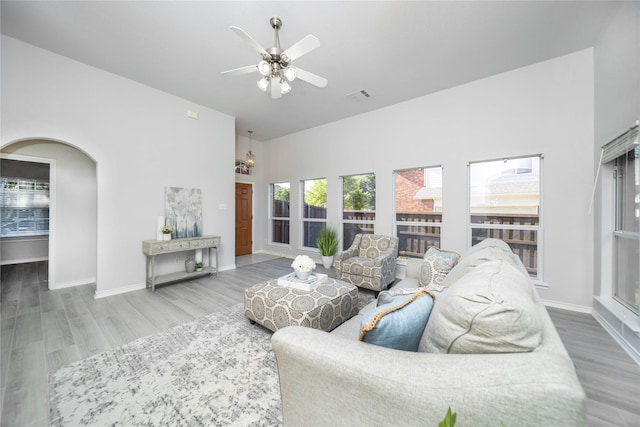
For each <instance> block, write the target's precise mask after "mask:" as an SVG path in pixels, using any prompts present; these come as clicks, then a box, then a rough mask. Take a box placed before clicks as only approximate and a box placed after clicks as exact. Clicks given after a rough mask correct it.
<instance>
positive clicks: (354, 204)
mask: <svg viewBox="0 0 640 427" xmlns="http://www.w3.org/2000/svg"><path fill="white" fill-rule="evenodd" d="M375 219H376V176H375V174H373V173H370V174H363V175H350V176H343V177H342V244H343V248H344V249H348V248H349V246H351V243H353V239H354V238H355V236H356V234H373V232H374V222H375Z"/></svg>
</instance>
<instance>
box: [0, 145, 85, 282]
mask: <svg viewBox="0 0 640 427" xmlns="http://www.w3.org/2000/svg"><path fill="white" fill-rule="evenodd" d="M2 151H3V153H10V154H17V155H21V156H31V157H37V158H48V159H55V165H54V166H52V167H54V168H55V173H54V176H55V182H54V183H52V185H55V199H56V200H55V209H56V212H55V221H54V224H53V223H52V224H51V225H54V226H55V228H56V230H55V233H54V234H53V235H54V236H57V239H56V245H55V251H56V257H55V258H54V259H55V264H56V265H55V283H51V282H50V283H49V285H50V287H51V288H60V287H66V286H70V285H78V284H87V283H94V282H95V281H96V267H97V266H96V249H97V245H96V218H97V208H96V204H97V197H96V165H95V162H94V161H93V160H92V159H90V158H89V157H87V156H86V155H85V154H84V153H82V152H81V151H80V150H78V149H76V148H73V147H70V146H68V145H65V144H61V143H58V142H54V141H45V140H28V141H20V142H17V143H14V144H11V145H9V146H7V147H5V148H4V149H3V150H2ZM32 253H34V252H32ZM47 253H48V248H47ZM3 260H4V258H3Z"/></svg>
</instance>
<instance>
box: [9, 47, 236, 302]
mask: <svg viewBox="0 0 640 427" xmlns="http://www.w3.org/2000/svg"><path fill="white" fill-rule="evenodd" d="M2 90H3V93H2V136H1V137H2V146H5V145H8V144H10V143H12V142H14V141H18V140H23V139H33V138H47V139H54V140H57V141H63V142H65V143H68V144H70V145H73V146H75V147H78V148H79V149H81V150H82V151H84V152H86V153H87V154H88V155H89V156H91V157H92V158H93V159H95V161H96V165H97V188H98V190H97V204H98V220H97V295H98V296H103V295H109V294H112V293H117V292H121V291H126V290H129V289H135V288H137V287H142V286H144V281H145V258H144V256H143V254H142V241H143V240H148V239H155V236H156V230H155V228H156V218H157V216H159V215H163V214H164V188H165V187H170V186H171V187H186V188H200V189H202V203H203V228H204V233H205V234H214V235H220V236H221V238H222V248H221V250H220V264H221V268H223V269H224V268H230V267H233V265H234V246H235V234H234V232H233V229H234V218H233V209H232V207H233V206H234V197H235V195H234V188H233V182H234V179H235V177H234V172H233V168H232V166H231V165H233V163H234V156H235V153H234V151H235V148H234V145H235V137H234V134H235V130H234V118H233V117H231V116H228V115H225V114H222V113H220V112H217V111H214V110H211V109H209V108H206V107H203V106H201V105H196V104H194V103H192V102H189V101H186V100H184V99H181V98H178V97H175V96H172V95H169V94H166V93H163V92H160V91H157V90H155V89H152V88H150V87H148V86H144V85H141V84H139V83H136V82H133V81H131V80H127V79H124V78H122V77H119V76H117V75H114V74H111V73H107V72H105V71H103V70H99V69H96V68H93V67H90V66H87V65H84V64H81V63H78V62H75V61H72V60H70V59H68V58H64V57H62V56H59V55H56V54H53V53H51V52H48V51H45V50H42V49H39V48H36V47H34V46H31V45H28V44H25V43H22V42H19V41H17V40H15V39H12V38H8V37H5V36H3V37H2ZM187 110H194V111H197V112H198V113H199V115H200V119H199V120H197V121H196V120H192V119H188V118H187V114H186V113H187ZM225 205H226V207H227V209H224V206H225ZM158 261H159V264H160V266H159V270H160V272H162V271H167V270H173V269H175V268H181V267H182V266H180V265H176V264H174V263H173V257H167V259H158Z"/></svg>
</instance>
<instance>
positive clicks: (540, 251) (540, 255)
mask: <svg viewBox="0 0 640 427" xmlns="http://www.w3.org/2000/svg"><path fill="white" fill-rule="evenodd" d="M532 157H538V158H539V159H540V165H539V180H540V183H539V194H538V197H539V210H538V225H524V224H523V225H511V224H476V223H472V222H471V166H472V165H474V164H480V163H490V162H496V161H508V160H517V159H525V158H532ZM543 191H544V155H542V154H531V155H526V156H516V157H505V158H498V159H489V160H478V161H473V162H469V163H467V224H468V226H467V229H468V234H467V249H470V248H471V245H472V243H473V230H474V229H484V230H486V229H490V230H522V231H535V232H536V242H537V247H536V251H537V257H536V276H530V277H531V279H532V280H533V283H534V284H535V285H536V286H538V287H542V288H547V287H548V285H547V284H545V283H544V264H543V260H544V232H543V231H544V223H543V220H544V206H543V200H544V197H543Z"/></svg>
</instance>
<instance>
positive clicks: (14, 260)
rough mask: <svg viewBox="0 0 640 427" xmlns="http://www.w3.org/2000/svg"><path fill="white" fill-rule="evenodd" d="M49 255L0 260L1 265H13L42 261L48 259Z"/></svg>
mask: <svg viewBox="0 0 640 427" xmlns="http://www.w3.org/2000/svg"><path fill="white" fill-rule="evenodd" d="M48 260H49V257H46V256H45V257H37V258H21V259H9V260H6V261H0V265H11V264H26V263H28V262H40V261H48Z"/></svg>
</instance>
